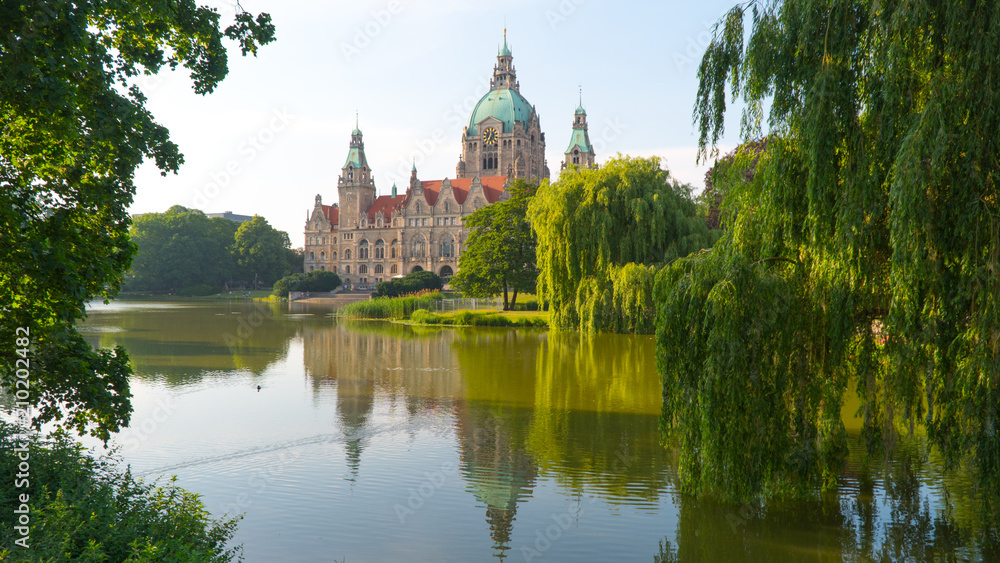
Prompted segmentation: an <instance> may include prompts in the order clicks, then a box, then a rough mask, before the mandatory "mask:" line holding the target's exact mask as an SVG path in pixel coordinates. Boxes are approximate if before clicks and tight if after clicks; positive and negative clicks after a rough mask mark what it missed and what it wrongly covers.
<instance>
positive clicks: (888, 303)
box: [656, 0, 1000, 501]
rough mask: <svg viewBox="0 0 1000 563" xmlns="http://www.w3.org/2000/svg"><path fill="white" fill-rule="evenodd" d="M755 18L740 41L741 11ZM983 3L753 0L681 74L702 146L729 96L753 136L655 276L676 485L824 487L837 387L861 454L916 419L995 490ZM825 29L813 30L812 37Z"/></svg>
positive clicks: (991, 40)
mask: <svg viewBox="0 0 1000 563" xmlns="http://www.w3.org/2000/svg"><path fill="white" fill-rule="evenodd" d="M751 9H752V13H753V20H752V21H753V23H752V26H751V30H750V32H749V34H748V36H749V41H748V43H746V45H744V38H745V31H744V16H745V13H746V12H747V11H749V10H751ZM998 26H1000V4H997V3H985V2H971V1H963V0H956V1H954V2H943V3H942V2H929V1H926V0H916V1H913V2H899V1H875V0H871V1H868V0H864V1H858V0H855V1H844V2H826V1H820V0H787V1H785V2H776V3H758V2H751V3H748V4H743V5H739V6H737V7H735V8H733V10H731V11H730V12H729V13H728V14H727V15H726V16H725V17H724V18H723V20H722V21H721V22H720V25H719V26H718V28H717V30H716V34H715V37H714V39H713V41H712V43H711V44H710V46H709V47H708V50H707V51H706V53H705V56H704V58H703V60H702V63H701V66H700V69H699V78H700V87H699V92H698V101H697V105H696V108H695V118H696V121H697V123H698V124H699V127H700V130H701V145H702V148H703V149H707V147H708V146H709V145H711V144H714V143H715V142H716V141H717V140H718V139H719V138H720V135H721V133H722V126H723V118H724V114H725V108H726V92H727V90H730V91H732V92H733V94H734V95H735V96H737V97H742V98H743V100H745V102H746V104H747V110H746V113H745V114H744V119H743V126H744V131H743V136H744V137H745V138H754V137H757V136H759V134H760V129H761V121H762V119H763V111H762V108H763V107H764V104H765V102H766V101H768V100H770V103H771V105H770V108H771V109H770V115H769V117H768V122H769V124H770V127H771V132H770V134H769V136H768V142H767V147H766V149H765V150H764V151H763V152H762V153H761V154H759V155H755V154H752V153H751V152H750V151H742V152H741V153H740V154H738V155H737V156H736V159H735V165H736V167H737V168H743V169H746V168H747V167H749V166H750V165H751V164H752V159H755V158H758V157H759V160H758V161H757V162H756V168H755V173H754V175H753V177H752V178H748V179H745V180H744V181H733V182H730V183H729V184H728V186H727V187H728V193H727V194H726V197H725V199H724V201H723V208H724V212H725V211H731V210H734V209H738V210H739V213H738V214H737V215H736V217H735V221H734V223H733V225H732V227H731V228H729V229H727V231H726V234H725V235H724V237H723V239H722V240H721V241H720V242H719V244H717V245H716V246H715V248H714V249H713V250H712V251H711V252H710V253H706V254H703V255H699V256H696V257H692V258H690V259H686V260H681V261H678V262H677V263H675V264H674V265H673V266H672V267H671V268H670V269H669V270H667V271H665V272H663V273H662V275H661V277H660V278H659V279H658V280H657V286H656V297H657V300H658V301H660V306H659V311H658V316H657V338H658V356H659V357H658V362H659V366H660V369H661V372H662V376H663V379H664V401H665V404H664V419H663V422H664V427H665V428H666V429H667V430H668V432H669V433H670V434H671V435H672V436H674V437H675V438H676V439H677V440H678V441H679V444H680V466H681V483H682V486H683V488H684V489H686V490H688V491H690V492H696V493H703V494H711V495H717V496H721V497H725V498H732V499H741V498H752V497H756V496H759V495H762V494H763V495H767V494H781V493H789V492H791V493H799V494H811V493H812V492H814V491H815V487H816V486H817V485H827V486H833V485H835V484H836V478H837V475H838V474H839V471H840V468H841V466H842V461H843V459H844V452H845V446H846V444H845V440H846V437H845V430H844V427H843V424H842V423H841V418H840V413H841V407H842V405H843V396H844V393H845V391H846V389H847V387H848V385H849V384H850V383H851V382H853V383H854V385H856V389H857V392H858V395H859V396H860V399H861V407H860V411H859V415H860V416H862V417H863V431H862V435H863V438H864V441H865V443H866V445H867V447H868V449H869V451H870V452H872V453H876V452H880V451H881V452H886V451H887V450H888V449H889V448H891V447H892V445H893V444H894V443H895V442H896V439H897V437H898V436H899V434H900V433H909V432H913V431H914V428H915V427H917V426H920V425H923V426H926V429H927V433H928V436H929V437H930V438H931V440H932V442H933V444H934V445H935V446H937V447H938V448H940V451H941V452H942V453H943V455H944V457H945V459H946V460H947V461H948V462H949V463H953V464H954V463H959V462H961V461H963V460H966V459H968V460H969V461H971V462H972V464H973V465H974V466H975V467H976V468H977V470H978V474H979V478H980V480H981V485H983V488H982V491H983V497H984V499H987V500H988V499H994V501H995V499H996V498H997V493H998V490H1000V485H998V483H1000V433H998V432H997V424H998V422H1000V337H998V335H1000V275H998V272H1000V250H998V249H1000V220H998V217H1000V191H998V178H1000V163H998V160H997V155H998V154H1000V146H998V143H1000V137H998V136H997V133H996V132H997V131H998V130H1000V113H997V112H995V111H992V110H986V108H995V107H998V105H1000V88H998V86H997V85H998V84H1000V66H998V65H997V64H996V60H997V58H998V56H1000V34H997V33H996V30H997V29H1000V27H998ZM820 38H821V39H820Z"/></svg>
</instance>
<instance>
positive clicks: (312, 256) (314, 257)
mask: <svg viewBox="0 0 1000 563" xmlns="http://www.w3.org/2000/svg"><path fill="white" fill-rule="evenodd" d="M309 259H310V260H315V259H316V253H315V252H310V253H309Z"/></svg>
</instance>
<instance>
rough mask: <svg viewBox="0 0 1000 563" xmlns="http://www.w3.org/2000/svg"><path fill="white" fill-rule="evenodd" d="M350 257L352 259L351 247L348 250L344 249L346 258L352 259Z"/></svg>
mask: <svg viewBox="0 0 1000 563" xmlns="http://www.w3.org/2000/svg"><path fill="white" fill-rule="evenodd" d="M350 259H351V249H350V248H348V249H347V250H345V251H344V260H350Z"/></svg>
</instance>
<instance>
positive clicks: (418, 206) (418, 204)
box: [416, 201, 420, 213]
mask: <svg viewBox="0 0 1000 563" xmlns="http://www.w3.org/2000/svg"><path fill="white" fill-rule="evenodd" d="M416 212H417V213H420V202H419V201H418V202H417V205H416Z"/></svg>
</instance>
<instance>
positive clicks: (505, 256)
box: [452, 180, 538, 311]
mask: <svg viewBox="0 0 1000 563" xmlns="http://www.w3.org/2000/svg"><path fill="white" fill-rule="evenodd" d="M537 189H538V187H537V186H533V185H531V184H528V183H526V182H525V181H524V180H517V181H515V182H514V184H513V185H512V186H510V188H509V193H510V199H507V200H506V201H498V202H496V203H494V204H492V205H487V206H485V207H483V208H480V209H479V210H477V211H476V212H474V213H473V214H472V215H470V216H469V217H468V218H466V220H465V224H466V226H468V227H469V228H470V229H471V231H470V232H469V238H468V240H467V241H466V243H465V248H464V249H463V251H462V255H461V256H460V257H459V259H458V266H459V270H458V273H457V274H455V277H454V278H452V285H453V286H454V287H456V288H457V289H459V290H460V291H461V292H462V294H463V295H466V296H469V297H495V296H497V295H500V294H503V309H504V311H509V310H511V309H513V308H514V304H515V303H517V293H518V292H519V291H522V292H533V291H535V281H536V279H537V278H538V269H537V268H536V266H535V244H536V243H535V235H534V233H533V232H532V231H531V224H530V223H528V217H527V214H528V203H529V202H530V201H531V198H532V196H534V195H535V192H536V191H537ZM508 291H513V295H512V296H509V299H508Z"/></svg>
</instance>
